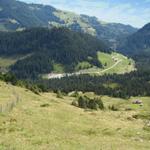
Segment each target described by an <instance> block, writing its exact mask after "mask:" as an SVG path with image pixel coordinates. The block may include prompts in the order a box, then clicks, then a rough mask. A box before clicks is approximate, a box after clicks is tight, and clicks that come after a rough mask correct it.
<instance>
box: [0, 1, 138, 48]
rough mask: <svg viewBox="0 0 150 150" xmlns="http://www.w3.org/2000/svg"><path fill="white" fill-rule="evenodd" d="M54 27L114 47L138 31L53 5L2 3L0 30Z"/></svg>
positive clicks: (0, 7)
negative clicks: (68, 29) (96, 38)
mask: <svg viewBox="0 0 150 150" xmlns="http://www.w3.org/2000/svg"><path fill="white" fill-rule="evenodd" d="M52 26H64V27H68V28H70V29H72V30H75V31H81V32H85V33H89V34H91V35H95V36H97V37H98V38H100V39H104V40H106V41H108V42H109V43H110V45H111V46H113V48H115V47H116V45H118V42H119V41H120V40H122V39H124V38H125V37H127V36H129V35H130V34H132V33H134V32H136V31H137V29H136V28H134V27H132V26H129V25H123V24H118V23H105V22H101V21H99V20H98V19H97V18H96V17H89V16H86V15H77V14H75V13H71V12H66V11H61V10H58V9H55V8H54V7H51V6H45V5H38V4H26V3H23V2H19V1H15V0H0V30H3V31H12V30H22V29H24V28H30V27H52Z"/></svg>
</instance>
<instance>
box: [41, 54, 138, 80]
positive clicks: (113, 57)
mask: <svg viewBox="0 0 150 150" xmlns="http://www.w3.org/2000/svg"><path fill="white" fill-rule="evenodd" d="M97 57H98V60H99V61H100V62H101V64H102V68H98V67H96V66H92V65H91V64H89V63H88V62H86V61H85V62H80V63H79V64H78V65H77V66H76V70H78V71H76V72H74V73H63V72H62V70H61V69H59V70H58V69H57V70H58V71H56V72H55V71H54V72H53V73H52V74H51V73H50V74H48V75H43V77H44V78H48V79H53V78H62V77H65V76H66V75H67V76H73V75H81V74H90V75H104V74H113V73H116V74H125V73H129V72H131V71H134V70H136V68H135V62H134V60H133V59H130V58H127V57H125V56H124V55H122V54H119V53H116V52H113V53H111V54H108V53H103V52H98V53H97Z"/></svg>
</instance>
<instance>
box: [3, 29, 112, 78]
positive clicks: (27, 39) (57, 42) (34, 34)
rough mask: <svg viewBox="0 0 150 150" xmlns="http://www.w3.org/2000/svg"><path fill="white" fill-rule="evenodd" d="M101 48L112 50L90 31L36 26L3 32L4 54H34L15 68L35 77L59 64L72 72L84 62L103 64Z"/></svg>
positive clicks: (20, 74)
mask: <svg viewBox="0 0 150 150" xmlns="http://www.w3.org/2000/svg"><path fill="white" fill-rule="evenodd" d="M98 51H102V52H110V49H109V48H108V47H107V46H106V45H105V44H104V43H103V42H102V41H100V40H98V39H96V38H94V37H92V36H90V35H88V34H82V33H77V32H73V31H71V30H69V29H65V28H53V29H51V30H49V29H46V28H34V29H28V30H25V31H22V32H2V33H1V34H0V55H1V56H5V57H7V56H13V55H27V54H30V55H29V56H28V57H25V58H24V59H21V60H19V61H18V62H17V63H16V64H15V65H14V66H12V67H11V70H12V71H13V72H14V73H15V74H16V75H17V76H18V77H30V76H32V77H35V76H38V75H39V74H43V73H49V72H51V71H53V70H54V68H56V67H57V66H59V67H60V68H61V69H62V70H63V71H68V72H71V71H73V70H74V69H75V67H76V66H77V65H78V63H80V62H86V63H88V64H90V65H92V66H97V67H101V63H100V61H99V60H98V58H97V52H98Z"/></svg>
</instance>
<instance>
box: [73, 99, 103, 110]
mask: <svg viewBox="0 0 150 150" xmlns="http://www.w3.org/2000/svg"><path fill="white" fill-rule="evenodd" d="M72 105H74V106H78V107H80V108H84V109H87V108H88V109H94V110H98V109H104V104H103V102H102V100H101V99H100V98H94V99H90V98H88V97H87V96H80V97H79V98H78V101H73V102H72Z"/></svg>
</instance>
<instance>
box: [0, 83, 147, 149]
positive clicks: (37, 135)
mask: <svg viewBox="0 0 150 150" xmlns="http://www.w3.org/2000/svg"><path fill="white" fill-rule="evenodd" d="M1 93H2V96H1V98H0V108H3V110H4V111H3V113H1V112H0V149H2V150H8V149H15V150H21V149H24V150H33V149H38V150H43V149H47V150H51V149H54V150H59V149H60V148H61V150H66V149H67V150H68V149H69V150H76V149H79V150H80V149H86V150H91V149H94V150H99V149H100V148H101V149H105V150H110V149H118V147H121V149H122V150H127V149H130V150H135V149H136V150H146V149H147V150H148V149H150V145H149V127H148V118H149V115H148V114H149V109H150V101H149V98H148V97H145V98H139V97H138V99H141V100H142V101H143V104H144V105H143V107H140V106H139V105H135V104H132V101H133V100H135V99H136V98H132V99H130V100H123V99H116V98H111V97H106V96H103V97H102V101H103V102H104V105H105V108H106V109H105V111H100V110H99V111H90V110H86V111H85V110H83V109H80V108H78V107H75V106H72V105H71V103H72V101H73V100H74V99H75V98H73V97H69V96H65V97H63V98H57V97H56V94H54V93H43V94H41V95H40V96H39V95H35V94H34V93H32V92H30V91H28V90H26V89H24V88H18V87H15V86H12V85H9V84H6V83H3V82H0V94H1ZM6 93H7V94H6ZM5 94H6V95H5ZM86 95H87V96H90V97H94V96H95V95H94V94H92V93H86ZM16 97H19V99H20V101H18V102H17V103H16V104H15V105H14V107H13V109H11V110H9V111H7V109H6V108H7V107H8V106H9V105H11V102H12V101H13V100H15V98H16ZM13 98H14V99H13ZM6 99H7V101H6ZM5 104H6V105H5ZM112 105H114V106H115V107H117V108H118V109H119V110H118V111H111V110H109V106H112ZM1 106H2V107H1ZM128 109H131V111H127V110H128ZM89 141H90V142H89Z"/></svg>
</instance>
